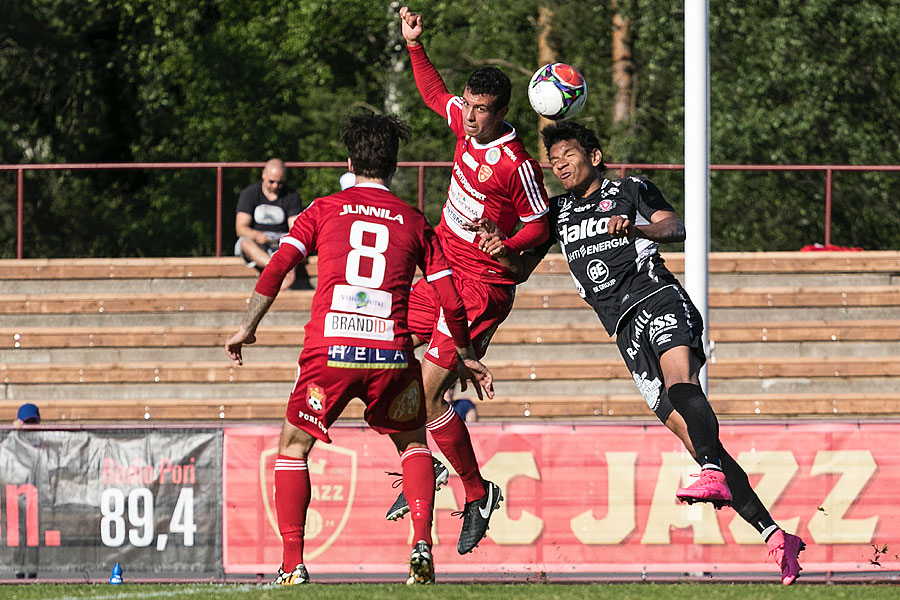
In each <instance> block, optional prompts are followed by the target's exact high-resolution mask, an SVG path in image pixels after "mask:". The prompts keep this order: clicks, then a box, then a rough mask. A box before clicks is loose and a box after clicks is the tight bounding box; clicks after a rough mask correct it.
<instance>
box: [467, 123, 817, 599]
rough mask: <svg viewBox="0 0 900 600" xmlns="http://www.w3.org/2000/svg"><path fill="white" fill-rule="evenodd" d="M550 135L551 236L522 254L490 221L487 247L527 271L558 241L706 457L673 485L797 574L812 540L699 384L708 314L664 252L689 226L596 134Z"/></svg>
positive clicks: (578, 278) (609, 326)
mask: <svg viewBox="0 0 900 600" xmlns="http://www.w3.org/2000/svg"><path fill="white" fill-rule="evenodd" d="M542 136H543V141H544V145H545V147H546V148H547V153H548V155H549V158H550V166H551V168H552V169H553V173H554V175H556V176H557V178H558V179H559V180H560V182H561V183H562V184H563V187H565V188H566V190H567V192H568V193H566V194H563V195H560V196H556V197H554V198H552V199H551V200H550V212H549V214H548V219H549V222H550V231H551V238H550V239H549V240H548V241H547V242H546V243H544V244H542V245H540V246H538V247H537V248H533V249H531V250H526V251H524V252H523V253H521V254H519V255H517V256H516V255H513V253H510V252H509V250H508V248H506V247H505V246H503V245H502V235H500V234H499V233H497V231H496V228H495V227H494V225H493V223H491V222H490V221H487V220H482V221H480V222H479V224H478V225H479V229H478V230H479V233H480V234H481V244H480V246H481V248H482V250H484V251H485V252H487V253H488V254H490V255H491V256H494V257H496V258H498V260H500V262H501V263H504V264H508V265H509V268H510V269H511V270H512V271H513V272H514V273H516V276H517V279H518V281H519V282H522V281H525V280H526V279H527V278H528V276H529V275H530V274H531V272H532V271H534V269H535V268H536V267H537V265H538V264H539V263H540V262H541V260H542V259H543V257H544V256H545V255H546V254H547V251H548V250H549V249H550V247H551V246H552V245H553V243H555V242H559V245H560V248H561V249H562V252H563V254H565V256H566V261H567V262H568V264H569V270H570V271H571V274H572V279H573V280H574V281H575V286H576V288H577V289H578V293H579V294H580V295H581V297H582V298H584V300H585V301H586V302H587V303H588V304H590V305H591V307H592V308H593V309H594V311H595V312H596V313H597V316H598V317H599V318H600V321H601V322H602V323H603V326H604V328H605V329H606V331H607V333H609V335H610V336H613V335H616V336H617V337H616V344H617V345H618V347H619V352H620V353H621V354H622V358H623V359H625V364H626V365H627V366H628V369H629V371H630V372H631V375H632V377H633V378H634V382H635V384H636V385H637V387H638V389H639V390H640V392H641V395H642V396H643V397H644V400H645V401H646V402H647V405H648V406H649V407H650V409H651V410H652V411H653V412H654V413H655V414H656V416H657V417H658V418H659V420H660V421H662V422H663V423H664V424H665V425H666V426H667V427H668V428H669V429H670V430H672V432H674V433H675V434H676V435H677V436H678V437H679V438H680V439H681V440H682V442H683V443H684V445H685V447H686V448H687V449H688V450H689V451H690V452H691V454H692V455H693V456H694V458H695V459H696V460H697V462H698V463H699V464H700V466H701V473H700V478H699V479H698V480H697V481H696V482H694V483H693V484H692V485H690V486H688V487H685V488H680V489H679V490H678V491H677V492H676V496H677V498H678V499H679V500H682V501H685V502H689V503H693V502H711V503H713V504H714V505H715V506H716V507H717V508H720V507H721V506H724V505H729V504H731V505H733V506H734V509H735V510H736V511H737V512H738V514H740V515H741V517H743V518H744V520H746V521H747V522H748V523H750V524H751V525H752V526H753V527H754V528H755V529H756V530H757V531H759V533H760V534H761V535H762V536H763V538H764V539H765V540H766V545H767V546H768V547H769V553H770V555H772V557H773V558H774V560H775V562H776V563H778V565H779V567H781V574H782V583H784V584H785V585H790V584H791V583H793V581H794V580H795V579H796V578H797V576H798V574H799V572H800V565H799V563H798V560H797V558H798V555H799V553H800V551H801V550H803V549H804V547H805V545H804V543H803V541H802V540H801V539H800V538H799V537H797V536H795V535H791V534H789V533H786V532H784V531H782V530H781V529H780V528H779V527H778V525H776V523H775V521H774V520H773V519H772V517H771V515H770V514H769V512H768V510H766V507H765V506H764V505H763V504H762V502H761V501H760V499H759V497H758V496H757V495H756V493H755V492H754V491H753V488H752V487H751V486H750V482H749V480H748V478H747V474H746V473H745V472H744V470H743V469H742V468H741V467H740V465H738V464H737V462H735V460H734V459H733V458H732V457H731V456H730V455H729V454H728V452H726V450H725V448H724V447H722V444H721V442H720V441H719V424H718V420H717V418H716V415H715V412H713V409H712V407H711V406H710V404H709V401H708V400H707V398H706V396H705V394H704V393H703V390H702V389H701V387H700V385H699V373H700V369H701V368H702V367H703V365H704V364H705V362H706V357H705V354H704V349H703V344H702V338H701V336H702V333H703V321H702V319H701V316H700V314H699V312H698V311H697V309H696V308H695V307H694V305H693V303H692V302H691V299H690V298H689V297H688V294H687V292H686V291H685V290H684V288H683V287H682V286H681V283H679V281H678V279H677V278H676V277H675V276H674V275H673V274H672V273H671V272H670V271H669V270H668V269H667V268H666V266H665V261H664V260H663V258H662V257H661V256H660V255H659V253H658V252H657V248H658V246H659V244H660V243H671V242H682V241H684V239H685V230H684V224H683V223H682V222H681V219H679V218H678V216H677V215H676V214H675V211H674V209H673V208H672V206H671V205H670V204H669V203H668V202H667V201H666V199H665V198H664V197H663V195H662V193H661V192H660V191H659V188H657V187H656V186H655V185H654V184H653V183H652V182H651V181H649V180H647V179H645V178H643V177H628V178H626V179H622V180H611V179H606V178H604V177H603V176H602V173H603V170H604V169H605V168H606V166H605V165H604V164H603V153H602V151H601V150H600V143H599V142H598V141H597V137H596V135H595V134H594V133H593V131H591V130H590V129H587V128H585V127H583V126H581V125H578V124H576V123H569V122H564V123H558V124H554V125H551V126H549V127H546V128H545V129H544V130H543V132H542Z"/></svg>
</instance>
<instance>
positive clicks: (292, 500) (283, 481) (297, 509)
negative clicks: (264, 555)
mask: <svg viewBox="0 0 900 600" xmlns="http://www.w3.org/2000/svg"><path fill="white" fill-rule="evenodd" d="M310 493H311V488H310V484H309V471H308V470H307V468H306V460H304V459H302V458H291V457H290V456H284V455H283V454H279V455H278V456H276V457H275V513H276V515H277V517H278V531H279V532H280V533H281V543H282V555H281V556H282V558H281V566H282V568H283V569H284V570H285V571H287V572H288V573H290V572H291V571H292V570H293V569H294V567H296V566H297V565H299V564H302V563H303V527H304V525H305V524H306V510H307V509H308V508H309V498H310Z"/></svg>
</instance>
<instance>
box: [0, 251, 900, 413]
mask: <svg viewBox="0 0 900 600" xmlns="http://www.w3.org/2000/svg"><path fill="white" fill-rule="evenodd" d="M666 258H667V264H668V265H669V267H670V269H672V270H673V271H674V272H680V271H681V270H682V268H683V256H682V255H680V254H669V255H667V256H666ZM709 265H710V269H709V270H710V277H711V281H710V297H709V306H710V308H711V310H713V309H720V310H722V311H728V310H729V309H741V310H743V312H741V313H739V314H738V313H735V314H738V317H736V318H731V317H721V318H720V319H719V320H714V319H711V320H710V321H711V322H710V323H709V324H708V325H709V331H710V337H711V339H713V340H714V341H715V342H716V344H717V345H718V347H726V346H727V347H729V348H734V349H739V350H740V351H739V352H738V351H735V352H734V353H732V354H727V355H725V354H724V353H723V355H722V356H721V357H718V356H717V357H716V358H715V361H714V362H711V364H710V366H709V377H710V381H711V394H710V397H711V400H712V402H713V404H714V406H715V408H716V410H717V412H718V414H719V416H720V418H723V419H728V418H744V417H750V418H783V417H797V416H803V417H824V416H826V415H827V416H840V417H865V416H897V415H898V414H900V392H898V391H897V390H898V389H900V387H898V382H900V358H897V357H898V356H900V353H898V352H896V349H897V348H898V347H900V252H823V253H796V252H784V253H781V252H776V253H718V254H712V255H711V256H710V262H709ZM307 271H308V272H309V274H310V275H311V276H312V277H315V274H316V271H315V260H314V259H313V260H311V261H310V265H309V267H308V268H307ZM536 274H537V275H539V276H542V277H543V279H541V280H540V281H535V282H530V283H528V284H526V285H524V286H522V287H521V288H520V290H519V292H518V294H517V298H516V304H515V308H514V309H513V314H512V315H511V318H510V320H509V321H508V322H507V323H505V324H504V325H502V326H501V327H500V328H499V329H498V331H497V332H496V334H495V336H494V340H493V342H492V346H491V351H492V352H493V353H494V354H489V357H490V358H491V360H490V362H489V363H488V364H489V366H491V368H492V369H493V371H494V374H495V377H496V378H497V388H498V397H497V398H495V399H494V400H492V401H485V402H484V403H480V404H478V408H479V415H480V416H481V417H482V418H487V419H513V418H514V419H533V418H565V419H583V418H611V417H612V418H642V419H652V415H651V414H650V413H649V411H648V409H647V408H646V404H645V403H644V401H643V399H642V398H641V397H640V395H639V394H638V393H637V390H636V389H635V388H634V385H633V383H632V382H631V377H630V375H629V373H628V372H627V371H626V370H625V368H624V366H623V365H622V363H621V360H620V359H619V358H618V356H617V353H616V350H615V348H614V347H613V346H612V342H613V340H612V339H610V338H609V337H608V336H607V335H606V333H605V331H604V330H603V329H602V327H601V326H600V324H599V322H598V321H597V319H596V317H595V316H594V315H593V312H592V311H591V309H590V307H588V306H587V305H586V304H585V303H584V302H583V301H582V300H581V299H580V298H579V297H578V296H577V294H576V293H575V292H574V290H573V287H572V285H571V281H570V277H569V274H568V267H567V265H566V263H565V260H564V259H563V257H562V256H560V255H551V256H549V257H548V258H547V259H546V260H545V261H544V262H543V263H541V265H540V266H539V268H538V270H537V271H536ZM854 274H865V275H867V276H869V277H870V281H871V276H873V275H877V276H878V278H877V280H876V281H877V283H875V284H872V283H866V284H857V283H855V282H854V280H853V276H854ZM717 275H719V276H732V275H734V276H741V277H742V279H727V280H726V279H721V278H720V279H719V281H717V280H716V277H717ZM812 275H815V276H818V277H819V279H817V280H815V283H811V284H810V283H805V282H804V277H809V276H812ZM557 276H558V277H559V278H561V279H560V280H559V282H558V283H559V285H556V284H553V285H550V286H547V285H546V282H547V281H548V279H547V278H550V279H553V278H554V277H557ZM774 276H780V277H782V279H780V280H778V281H779V283H778V284H773V283H772V281H774V279H773V277H774ZM832 276H834V277H835V279H834V281H835V283H834V285H824V284H823V283H822V282H823V278H825V280H827V278H829V277H832ZM255 277H256V273H255V271H253V270H251V269H247V268H246V267H244V266H243V264H242V263H241V261H240V260H239V259H236V258H234V257H223V258H171V259H115V260H112V259H72V260H69V259H26V260H20V261H19V260H0V281H5V284H4V285H5V287H4V288H3V291H2V292H0V353H2V357H3V358H2V359H0V391H2V392H3V394H2V396H0V419H7V420H8V421H9V420H11V419H12V418H13V416H14V414H15V410H16V408H17V407H18V405H19V404H20V403H21V402H23V401H26V398H27V401H31V402H35V403H36V404H38V405H39V406H40V407H41V411H42V415H43V417H44V419H45V422H53V421H57V420H59V421H76V422H77V421H92V420H133V421H154V420H220V419H227V420H243V419H264V420H278V419H280V418H282V416H283V414H284V403H285V399H286V392H285V393H283V394H282V393H281V392H280V391H276V392H272V391H271V390H272V389H273V388H276V389H278V390H281V389H286V388H288V387H289V386H290V383H291V382H293V380H294V377H295V375H296V362H295V361H296V355H297V349H298V346H299V344H300V343H302V324H303V323H304V322H305V319H306V316H307V314H308V310H309V307H310V302H311V299H312V292H304V291H288V292H285V293H283V294H282V295H281V296H280V297H279V299H278V300H277V302H276V303H275V305H273V307H272V311H273V312H275V313H281V314H283V316H284V317H285V318H286V321H287V322H290V323H291V324H290V325H286V324H284V321H285V320H284V319H283V320H282V321H279V322H274V323H271V324H267V323H266V322H264V323H263V325H262V326H261V328H260V336H259V341H258V342H257V344H256V346H255V347H254V350H255V349H256V348H259V349H265V348H272V349H273V350H275V351H280V350H279V349H283V352H282V353H281V354H283V356H284V358H283V359H278V360H274V361H273V360H258V361H250V362H248V363H247V364H246V365H245V366H244V367H235V366H233V365H231V363H230V362H229V361H228V360H227V358H226V357H225V356H224V352H221V360H218V359H216V360H209V359H208V358H206V357H208V356H218V354H217V353H218V352H219V348H220V347H221V345H222V343H223V342H224V339H225V337H227V335H228V334H230V333H231V332H232V331H233V330H234V328H235V326H236V323H237V320H238V319H239V315H240V314H241V313H242V312H243V311H244V309H245V307H246V301H247V295H248V292H249V290H250V289H252V285H253V282H254V281H255ZM839 277H840V278H839ZM147 280H154V281H162V282H166V281H169V282H173V283H178V284H179V285H180V284H184V285H190V283H191V282H202V281H217V282H220V283H224V284H227V282H229V281H230V282H233V284H228V286H230V287H228V286H226V287H227V289H224V288H223V290H218V289H217V290H216V291H193V290H191V289H185V290H182V289H179V290H178V291H166V288H163V290H164V291H160V292H157V293H150V292H132V291H129V289H130V288H131V286H130V282H138V281H147ZM734 281H739V282H740V283H739V284H738V285H734V284H733V282H734ZM785 281H788V282H789V285H784V282H785ZM795 281H796V285H794V282H795ZM810 281H811V280H810ZM16 282H20V286H17V285H16ZM54 282H70V283H76V282H77V283H78V284H79V286H80V287H79V288H78V289H79V291H74V292H67V291H58V290H55V289H54V287H53V286H54ZM110 282H124V285H123V286H119V287H110V286H109V283H110ZM32 284H33V285H40V286H42V287H41V288H40V291H24V292H21V291H19V289H18V288H19V287H22V288H26V289H27V286H28V285H32ZM104 286H105V287H104ZM94 287H95V288H96V290H93V288H94ZM35 289H37V288H35ZM876 308H877V309H878V310H879V311H880V312H872V313H871V314H870V313H868V312H866V311H868V310H871V309H876ZM805 309H810V310H812V309H817V310H819V311H820V313H821V314H823V315H826V318H822V319H815V318H809V315H806V310H805ZM786 311H787V312H786ZM790 311H793V312H790ZM850 311H857V312H856V313H853V314H851V313H850ZM291 313H296V314H291ZM720 314H721V315H725V314H726V313H725V312H722V313H720ZM113 315H118V316H120V318H121V319H124V321H122V320H121V319H120V320H119V321H114V320H112V319H111V317H112V316H113ZM172 315H182V316H183V317H186V318H184V319H182V320H181V321H177V322H176V321H173V320H171V319H170V317H171V316H172ZM201 315H202V316H203V317H204V318H205V320H206V321H210V322H212V323H213V324H209V323H206V324H203V325H195V324H193V321H194V320H195V317H199V316H201ZM560 315H561V316H560ZM747 315H750V316H749V317H748V316H747ZM798 315H800V316H799V318H798ZM873 315H874V316H873ZM45 316H46V317H60V316H65V317H66V319H65V322H64V323H63V324H60V323H62V321H59V320H58V321H57V322H55V324H45V323H44V322H43V317H45ZM23 319H25V320H23ZM28 319H30V320H28ZM84 319H89V321H85V320H84ZM272 320H273V321H274V319H272ZM817 343H818V344H820V345H822V347H826V346H827V347H829V348H833V349H834V350H833V351H830V352H829V353H828V354H827V355H817V353H816V351H811V350H810V348H813V346H814V345H815V344H817ZM547 346H550V347H551V348H550V349H549V350H548V349H547ZM575 347H595V348H596V347H600V348H606V349H607V350H608V358H597V357H591V358H586V359H580V360H576V359H571V358H566V356H565V355H564V353H563V352H562V350H564V349H566V348H575ZM860 347H863V348H864V350H863V351H862V354H857V353H858V352H860V350H859V348H860ZM534 348H542V349H543V350H537V351H532V356H547V357H549V358H548V359H547V360H537V359H534V358H527V352H526V350H528V349H534ZM843 348H846V349H847V350H846V351H842V349H843ZM54 349H67V350H71V353H69V354H66V355H64V358H59V357H60V355H59V354H58V353H55V354H53V355H51V354H50V351H54ZM176 349H188V350H190V349H197V358H196V359H195V360H188V361H172V360H171V358H168V359H167V354H166V353H167V352H169V353H171V352H172V351H173V350H176ZM101 350H106V351H109V352H112V353H116V352H121V353H122V356H127V352H128V351H129V350H136V351H141V352H147V353H150V355H152V356H154V358H153V359H151V360H146V359H140V360H137V359H133V360H132V359H122V360H115V361H111V360H109V359H108V356H107V355H103V356H106V358H103V359H99V358H97V356H101V355H100V354H98V352H99V351H101ZM200 350H203V351H204V352H205V354H202V353H201V352H200ZM154 353H155V354H154ZM576 354H577V353H576ZM50 356H52V357H54V358H52V359H48V358H47V357H50ZM604 356H607V354H604ZM523 357H524V358H523ZM866 382H870V383H866ZM557 383H559V384H565V386H566V389H565V390H563V391H562V392H557V391H554V389H555V386H556V384H557ZM733 383H734V384H739V385H738V386H737V387H735V388H734V389H731V388H730V387H729V386H731V385H732V384H733ZM762 383H765V385H762ZM770 384H771V385H770ZM838 384H840V385H838ZM259 385H268V387H265V388H264V389H260V388H256V387H254V386H259ZM179 386H182V387H183V388H184V389H181V391H182V393H181V394H179ZM541 386H543V387H541ZM754 386H755V387H754ZM831 387H833V388H834V389H830V388H831ZM187 388H190V390H192V394H193V395H191V396H189V395H185V394H184V393H183V392H184V391H186V389H187ZM204 389H208V392H202V390H204ZM158 390H164V391H158ZM198 390H200V391H198ZM810 390H812V391H810ZM823 390H824V391H823ZM195 396H196V397H195ZM362 408H363V407H362V404H361V403H359V402H358V401H355V402H353V403H351V406H350V407H349V408H348V411H347V414H346V417H347V418H360V417H361V415H362Z"/></svg>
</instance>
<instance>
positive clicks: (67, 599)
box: [59, 584, 260, 600]
mask: <svg viewBox="0 0 900 600" xmlns="http://www.w3.org/2000/svg"><path fill="white" fill-rule="evenodd" d="M214 585H215V584H214ZM215 587H216V588H217V589H216V593H217V594H218V593H228V594H231V593H237V592H241V593H244V592H249V591H251V590H257V589H259V587H260V586H257V585H247V584H242V585H221V584H219V585H215ZM209 592H210V587H205V588H203V589H200V588H189V589H186V590H172V591H169V592H162V591H160V592H147V591H143V592H142V591H138V590H135V591H133V592H132V591H128V592H125V591H123V592H122V593H119V594H107V595H105V596H91V597H90V598H91V600H118V599H120V598H170V597H172V596H188V595H191V594H208V593H209ZM84 598H85V596H62V597H61V598H59V600H84Z"/></svg>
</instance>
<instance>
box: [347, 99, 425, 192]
mask: <svg viewBox="0 0 900 600" xmlns="http://www.w3.org/2000/svg"><path fill="white" fill-rule="evenodd" d="M410 134H411V130H410V128H409V125H407V124H406V123H404V122H403V121H401V120H400V119H398V118H397V117H394V116H390V115H376V114H375V113H373V112H370V111H365V112H358V113H355V114H352V115H350V116H348V117H345V118H344V122H343V124H342V125H341V141H342V142H343V143H344V145H345V146H347V155H348V156H349V157H350V160H351V161H352V162H353V171H354V172H355V173H356V174H357V175H362V176H363V177H372V178H377V179H389V178H390V176H391V175H393V173H394V171H396V170H397V151H398V150H399V148H400V140H401V139H402V140H404V141H406V140H408V139H409V137H410Z"/></svg>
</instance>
